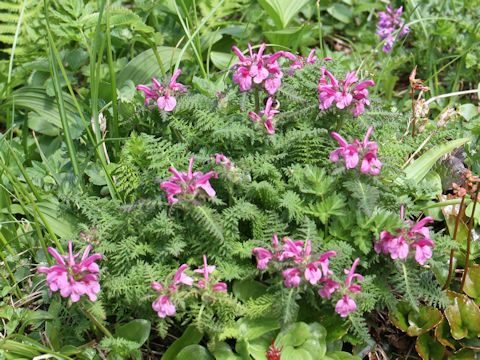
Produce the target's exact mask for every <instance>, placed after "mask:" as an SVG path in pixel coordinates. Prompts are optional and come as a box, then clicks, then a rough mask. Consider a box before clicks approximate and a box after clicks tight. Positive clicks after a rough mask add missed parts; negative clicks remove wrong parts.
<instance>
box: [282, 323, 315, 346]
mask: <svg viewBox="0 0 480 360" xmlns="http://www.w3.org/2000/svg"><path fill="white" fill-rule="evenodd" d="M310 335H311V332H310V328H309V326H308V325H307V324H306V323H304V322H297V323H294V324H293V325H292V326H290V327H289V328H288V329H287V330H283V331H281V332H280V333H279V334H278V335H277V338H276V339H275V346H276V347H282V346H285V347H287V346H300V345H302V344H303V343H304V342H305V341H306V340H307V339H308V338H309V337H310Z"/></svg>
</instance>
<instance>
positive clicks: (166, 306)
mask: <svg viewBox="0 0 480 360" xmlns="http://www.w3.org/2000/svg"><path fill="white" fill-rule="evenodd" d="M152 309H153V310H154V311H156V312H157V314H158V316H159V317H161V318H165V317H167V316H172V315H173V314H175V311H176V309H175V305H174V304H172V303H171V302H170V301H169V296H168V295H163V296H160V297H159V298H158V299H157V300H155V301H154V302H153V303H152Z"/></svg>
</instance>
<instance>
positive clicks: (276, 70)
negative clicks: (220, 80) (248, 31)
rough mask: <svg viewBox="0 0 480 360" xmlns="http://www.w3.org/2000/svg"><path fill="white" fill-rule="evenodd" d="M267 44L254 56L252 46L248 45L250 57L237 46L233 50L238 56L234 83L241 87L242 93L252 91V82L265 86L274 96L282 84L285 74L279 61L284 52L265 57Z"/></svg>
mask: <svg viewBox="0 0 480 360" xmlns="http://www.w3.org/2000/svg"><path fill="white" fill-rule="evenodd" d="M265 47H266V44H265V43H263V44H262V45H261V46H260V48H259V49H258V53H257V54H254V53H253V51H252V46H251V45H250V44H248V50H249V52H250V57H248V56H245V55H243V53H242V52H241V51H240V49H238V48H237V47H236V46H233V47H232V50H233V52H234V53H235V54H237V56H238V59H239V60H240V61H239V62H237V63H236V64H235V65H234V66H233V68H234V69H236V70H237V71H236V73H235V75H233V81H234V82H235V83H237V84H238V85H239V86H240V91H242V92H243V91H247V90H250V88H251V87H252V82H253V83H254V84H262V83H263V84H264V87H265V90H266V91H267V92H268V93H269V94H270V95H273V94H275V92H276V91H277V89H278V88H279V87H280V86H281V84H282V80H281V79H282V77H283V73H282V72H281V71H280V65H279V64H278V62H277V59H278V58H279V57H280V56H283V52H282V51H280V52H277V53H275V54H273V55H263V51H264V50H265Z"/></svg>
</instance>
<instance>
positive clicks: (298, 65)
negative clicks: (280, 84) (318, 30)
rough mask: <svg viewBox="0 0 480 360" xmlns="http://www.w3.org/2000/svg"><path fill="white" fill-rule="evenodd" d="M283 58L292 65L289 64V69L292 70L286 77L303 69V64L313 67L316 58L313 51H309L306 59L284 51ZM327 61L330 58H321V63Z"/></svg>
mask: <svg viewBox="0 0 480 360" xmlns="http://www.w3.org/2000/svg"><path fill="white" fill-rule="evenodd" d="M283 56H285V57H286V58H288V59H289V60H292V61H293V63H292V64H290V68H291V69H292V70H290V71H289V73H288V75H293V73H294V70H297V69H303V68H304V66H305V64H311V65H315V63H316V62H317V57H316V56H315V49H313V50H312V51H310V53H309V54H308V56H307V57H303V56H300V55H299V56H295V55H293V54H292V53H290V52H288V51H284V52H283ZM328 60H332V58H331V57H326V58H323V59H322V60H321V61H328Z"/></svg>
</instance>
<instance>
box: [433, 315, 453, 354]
mask: <svg viewBox="0 0 480 360" xmlns="http://www.w3.org/2000/svg"><path fill="white" fill-rule="evenodd" d="M435 339H437V341H438V342H439V343H440V344H442V345H443V346H445V347H446V346H448V347H449V348H451V349H453V350H455V344H456V341H455V339H454V338H453V337H452V334H451V333H450V326H449V325H448V322H447V320H446V319H445V318H443V319H442V321H441V322H440V324H438V326H437V327H436V328H435Z"/></svg>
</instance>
